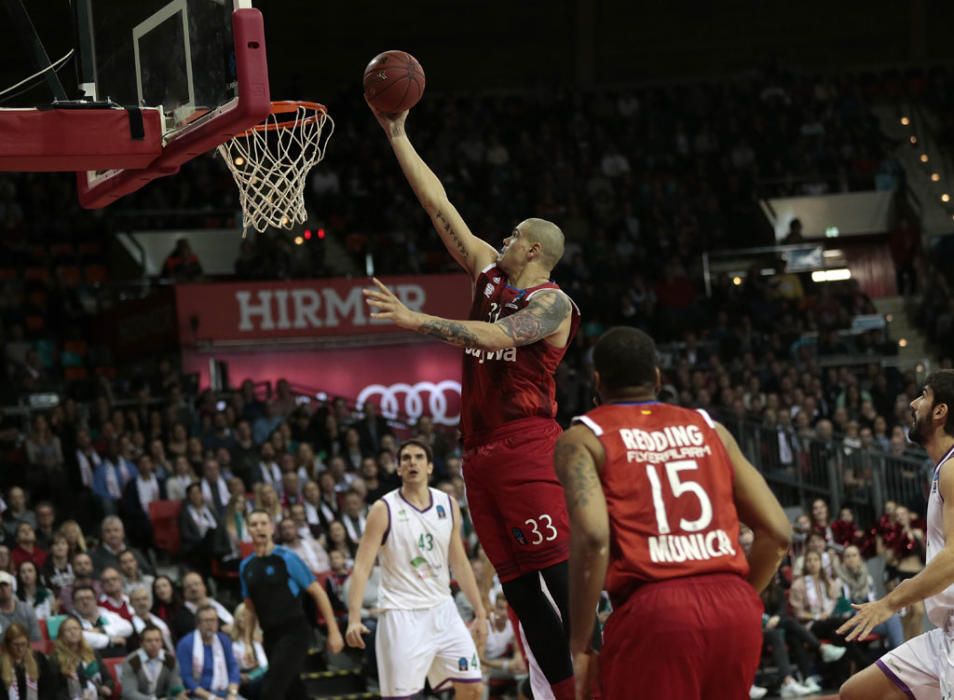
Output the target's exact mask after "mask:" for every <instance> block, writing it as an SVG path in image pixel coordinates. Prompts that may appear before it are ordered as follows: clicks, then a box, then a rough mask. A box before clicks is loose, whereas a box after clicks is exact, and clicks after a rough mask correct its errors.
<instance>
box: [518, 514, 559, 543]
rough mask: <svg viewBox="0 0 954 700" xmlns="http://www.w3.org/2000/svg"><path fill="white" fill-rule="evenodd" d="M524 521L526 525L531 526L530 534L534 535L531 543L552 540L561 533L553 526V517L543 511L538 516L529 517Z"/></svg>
mask: <svg viewBox="0 0 954 700" xmlns="http://www.w3.org/2000/svg"><path fill="white" fill-rule="evenodd" d="M544 521H545V522H544ZM523 522H524V524H525V525H529V526H530V534H531V535H532V536H533V539H532V540H530V544H540V543H541V542H552V541H553V540H555V539H556V538H557V535H558V534H559V533H558V532H557V529H556V528H555V527H553V518H551V517H550V516H549V515H547V514H546V513H543V514H541V515H540V516H538V517H536V518H527V519H526V520H524V521H523ZM541 528H542V531H541ZM544 533H546V534H544Z"/></svg>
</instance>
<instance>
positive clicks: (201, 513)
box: [189, 504, 215, 537]
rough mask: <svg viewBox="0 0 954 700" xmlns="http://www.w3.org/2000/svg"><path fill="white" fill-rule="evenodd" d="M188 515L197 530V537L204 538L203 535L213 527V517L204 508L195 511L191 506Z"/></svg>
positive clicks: (190, 505)
mask: <svg viewBox="0 0 954 700" xmlns="http://www.w3.org/2000/svg"><path fill="white" fill-rule="evenodd" d="M189 515H190V516H192V520H193V522H195V524H196V527H198V528H199V537H205V533H207V532H208V531H209V529H210V528H214V527H215V516H214V515H212V511H210V510H209V509H208V508H206V507H203V508H202V510H196V509H195V507H194V506H193V505H192V504H189Z"/></svg>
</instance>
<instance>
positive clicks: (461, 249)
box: [434, 209, 470, 262]
mask: <svg viewBox="0 0 954 700" xmlns="http://www.w3.org/2000/svg"><path fill="white" fill-rule="evenodd" d="M434 219H435V220H436V222H437V228H438V229H439V232H440V233H444V234H446V235H447V237H448V238H450V240H451V241H452V242H453V244H454V247H455V248H457V252H458V253H459V254H460V258H461V260H462V261H465V262H466V261H468V260H469V259H470V256H469V255H468V254H467V246H465V245H464V241H463V239H462V238H461V237H460V236H459V235H457V231H455V230H454V226H453V224H451V222H450V219H448V218H447V216H446V215H445V214H444V212H442V211H441V210H440V209H438V210H437V211H436V212H434Z"/></svg>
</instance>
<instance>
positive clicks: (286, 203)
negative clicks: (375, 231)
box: [218, 102, 335, 236]
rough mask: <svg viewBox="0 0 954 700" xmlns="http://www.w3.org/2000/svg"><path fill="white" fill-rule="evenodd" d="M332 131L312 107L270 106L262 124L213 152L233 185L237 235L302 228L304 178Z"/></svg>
mask: <svg viewBox="0 0 954 700" xmlns="http://www.w3.org/2000/svg"><path fill="white" fill-rule="evenodd" d="M326 124H327V125H328V126H329V128H328V131H327V132H325V131H324V128H325V125H326ZM334 128H335V123H334V121H333V120H332V119H331V117H330V116H329V115H328V110H327V109H326V108H325V106H324V105H321V104H318V103H317V102H272V113H271V114H270V115H268V117H267V118H266V119H265V121H264V122H262V123H261V124H257V125H255V126H253V127H252V128H251V129H249V130H248V131H245V132H244V133H241V134H238V135H237V136H234V137H233V138H231V139H229V140H228V141H226V142H225V143H223V144H222V145H221V146H219V147H218V151H219V155H220V156H222V158H223V159H224V160H225V163H226V165H228V166H229V170H230V171H231V172H232V177H234V178H235V184H236V185H238V189H239V200H240V201H241V204H242V212H243V214H244V217H245V221H244V225H243V231H242V235H243V236H244V235H245V234H246V233H247V232H248V230H249V229H250V228H254V229H255V230H256V231H259V232H262V231H264V230H265V229H267V228H284V229H291V228H293V227H294V226H295V225H296V224H303V223H305V221H306V220H307V219H308V214H307V213H306V212H305V179H306V178H307V177H308V172H309V171H310V170H311V169H312V168H313V167H314V166H315V165H317V164H318V163H320V162H321V160H322V159H323V158H324V157H325V148H327V146H328V140H329V139H330V138H331V134H332V133H334Z"/></svg>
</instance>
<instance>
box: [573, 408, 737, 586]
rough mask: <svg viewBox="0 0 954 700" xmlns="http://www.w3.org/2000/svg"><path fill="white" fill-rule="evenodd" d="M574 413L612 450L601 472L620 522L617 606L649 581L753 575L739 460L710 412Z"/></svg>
mask: <svg viewBox="0 0 954 700" xmlns="http://www.w3.org/2000/svg"><path fill="white" fill-rule="evenodd" d="M574 422H579V423H582V424H584V425H586V426H587V427H588V428H589V429H590V430H592V431H593V433H594V434H595V435H596V436H597V437H598V438H599V441H600V443H601V444H602V445H603V449H604V450H605V451H606V460H605V462H604V463H603V468H602V470H601V473H600V481H601V482H602V484H603V491H604V493H605V494H606V505H607V509H608V511H609V521H610V561H609V568H608V570H607V573H606V590H607V591H609V594H610V597H611V598H612V599H613V601H614V603H615V604H616V605H619V604H621V603H622V602H623V601H625V600H626V599H627V598H628V597H629V594H630V593H631V592H632V591H633V590H634V589H635V588H636V587H637V586H638V585H639V584H641V583H644V582H650V581H660V580H665V579H671V578H677V577H682V576H699V575H700V574H714V573H737V574H739V575H741V576H746V575H747V574H748V572H749V564H748V560H747V559H746V558H745V553H744V552H743V551H742V547H741V546H740V545H739V516H738V514H737V513H736V510H735V502H734V500H733V488H732V484H733V477H734V471H733V468H732V463H731V461H730V460H729V455H728V453H727V452H726V449H725V446H724V445H723V444H722V440H721V439H720V438H719V434H718V433H717V432H716V430H715V423H713V422H712V419H711V418H710V417H709V415H708V414H707V413H706V412H705V411H701V410H700V411H694V410H691V409H687V408H680V407H679V406H671V405H668V404H663V403H659V402H656V401H649V402H642V403H615V404H606V405H603V406H600V407H599V408H596V409H594V410H592V411H590V412H589V413H587V414H586V415H584V416H581V417H578V418H575V419H574Z"/></svg>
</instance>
